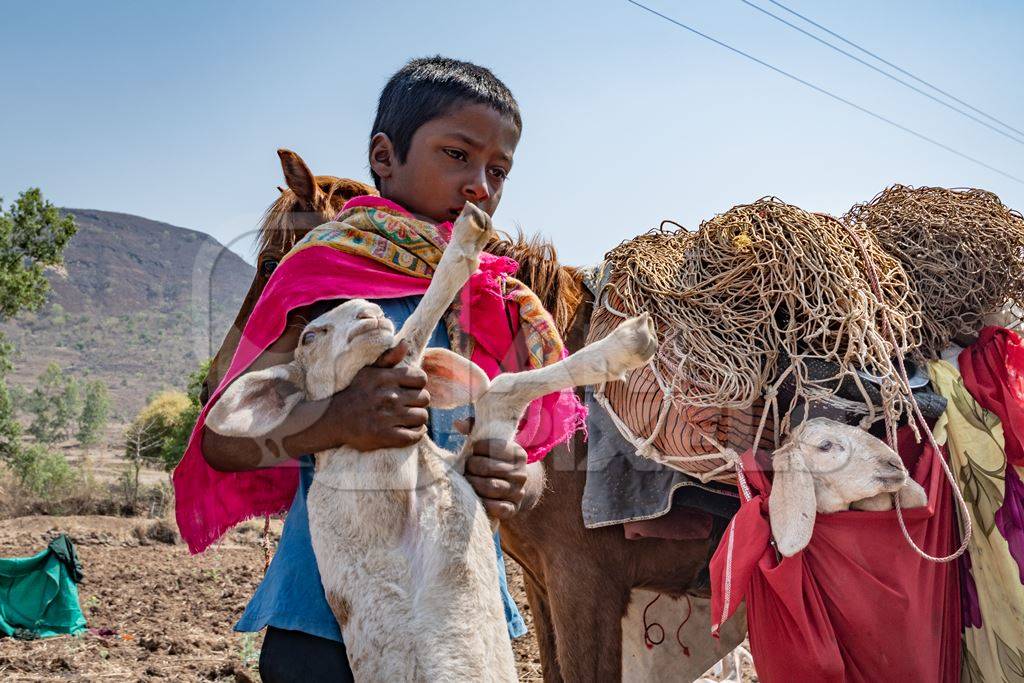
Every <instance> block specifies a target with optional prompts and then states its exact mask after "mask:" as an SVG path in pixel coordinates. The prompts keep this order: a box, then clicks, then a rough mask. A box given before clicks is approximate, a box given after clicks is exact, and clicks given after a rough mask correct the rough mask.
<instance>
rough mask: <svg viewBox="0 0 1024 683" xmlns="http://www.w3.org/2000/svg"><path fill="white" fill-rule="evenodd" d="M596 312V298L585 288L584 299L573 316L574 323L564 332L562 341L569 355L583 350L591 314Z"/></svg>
mask: <svg viewBox="0 0 1024 683" xmlns="http://www.w3.org/2000/svg"><path fill="white" fill-rule="evenodd" d="M593 311H594V297H593V296H592V295H591V293H590V290H588V289H587V288H586V287H584V288H583V298H582V299H581V300H580V304H579V306H577V307H576V310H575V311H574V312H573V315H572V322H571V323H570V324H569V327H568V329H566V330H564V331H563V332H562V338H563V339H562V341H563V342H564V343H565V348H566V350H567V351H568V352H569V353H574V352H576V351H579V350H580V349H582V348H583V346H584V345H585V344H586V341H587V332H588V331H589V330H590V314H591V313H593Z"/></svg>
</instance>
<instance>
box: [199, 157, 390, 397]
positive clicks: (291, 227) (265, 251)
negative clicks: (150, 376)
mask: <svg viewBox="0 0 1024 683" xmlns="http://www.w3.org/2000/svg"><path fill="white" fill-rule="evenodd" d="M277 155H278V156H279V157H280V158H281V170H282V171H283V172H284V179H285V186H279V187H278V190H280V193H281V194H280V196H279V197H278V198H277V201H275V202H274V203H273V204H271V205H270V207H269V208H268V209H267V211H266V213H265V214H264V215H263V220H262V221H261V223H260V227H259V230H258V238H257V244H258V248H259V256H258V258H257V259H256V276H255V277H254V278H253V281H252V284H251V285H250V286H249V292H248V293H247V294H246V295H245V299H244V300H243V301H242V306H241V308H239V309H238V315H237V316H236V317H235V322H234V323H233V324H232V326H231V329H229V330H228V333H227V334H226V335H225V337H224V341H223V343H222V344H221V347H220V349H219V350H218V351H217V354H216V355H215V356H214V357H213V362H211V363H210V371H209V373H208V374H207V375H206V380H205V381H204V382H203V389H202V393H201V394H200V400H202V402H203V403H206V401H207V399H208V398H209V397H210V394H211V393H212V392H213V390H214V389H215V388H216V387H217V384H218V383H219V382H220V379H221V377H223V376H224V373H225V372H227V369H228V365H229V364H230V363H231V357H232V356H233V355H234V353H235V348H236V347H237V346H238V342H239V340H240V339H241V336H242V329H243V328H244V327H245V323H246V322H247V321H248V320H249V314H250V313H252V309H253V306H255V305H256V301H257V300H258V299H259V298H260V294H262V293H263V288H264V287H266V286H267V281H268V280H269V279H270V276H271V275H272V274H273V273H274V269H275V268H277V264H278V263H279V262H280V261H281V259H282V258H284V255H285V254H287V253H288V251H289V250H290V249H291V248H292V247H293V246H295V243H296V242H298V241H299V240H300V239H302V238H303V237H305V235H306V233H308V232H309V231H310V230H312V229H313V228H315V227H316V226H318V225H320V224H322V223H326V222H327V221H329V220H331V219H332V218H334V216H335V215H337V213H338V211H340V210H341V207H342V206H344V205H345V202H347V201H348V200H349V199H351V198H352V197H357V196H359V195H366V194H376V193H377V192H376V190H374V189H373V188H372V187H370V186H369V185H366V184H364V183H360V182H358V181H356V180H349V179H347V178H336V177H335V176H329V175H318V176H315V175H313V172H312V171H310V170H309V167H308V166H307V165H306V162H304V161H303V160H302V157H300V156H299V155H298V154H296V153H295V152H292V151H291V150H288V149H279V150H277Z"/></svg>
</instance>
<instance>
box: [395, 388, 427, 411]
mask: <svg viewBox="0 0 1024 683" xmlns="http://www.w3.org/2000/svg"><path fill="white" fill-rule="evenodd" d="M402 403H404V404H405V405H406V406H409V407H410V408H426V407H428V406H429V405H430V392H428V391H427V390H426V389H420V390H419V391H417V390H416V389H406V390H404V391H403V396H402Z"/></svg>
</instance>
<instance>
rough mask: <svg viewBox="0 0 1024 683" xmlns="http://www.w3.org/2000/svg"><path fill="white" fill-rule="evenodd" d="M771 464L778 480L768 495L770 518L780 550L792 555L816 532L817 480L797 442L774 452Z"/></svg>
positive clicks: (788, 555) (784, 553)
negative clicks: (812, 476) (815, 493)
mask: <svg viewBox="0 0 1024 683" xmlns="http://www.w3.org/2000/svg"><path fill="white" fill-rule="evenodd" d="M772 467H773V469H774V470H775V480H774V481H773V482H772V492H771V495H770V496H769V498H768V517H769V519H770V520H771V525H772V535H773V536H775V543H776V545H777V546H778V549H779V553H781V554H782V556H783V557H791V556H793V555H796V554H797V553H798V552H800V551H801V550H803V549H804V548H805V547H806V546H807V544H808V543H809V542H810V540H811V534H812V533H813V531H814V518H815V516H816V515H817V504H816V501H815V498H814V480H813V479H812V478H811V473H810V472H809V471H808V470H807V463H806V462H804V458H803V455H801V454H800V449H799V448H798V447H797V446H796V445H794V444H787V445H785V446H783V447H782V448H780V449H779V450H777V451H775V455H774V456H773V457H772Z"/></svg>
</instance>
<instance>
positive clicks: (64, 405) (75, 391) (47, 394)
mask: <svg viewBox="0 0 1024 683" xmlns="http://www.w3.org/2000/svg"><path fill="white" fill-rule="evenodd" d="M25 408H26V410H27V411H28V412H29V414H30V415H32V423H31V424H30V425H29V427H28V433H29V434H31V435H32V436H34V437H36V439H38V440H39V441H41V442H42V443H55V442H57V441H59V440H61V439H66V438H68V437H69V436H70V435H71V434H72V430H73V427H74V423H75V421H76V420H77V419H78V416H79V413H80V412H81V410H82V398H81V394H80V392H79V387H78V380H76V379H75V378H74V377H71V376H70V375H66V374H64V371H63V370H61V367H60V366H59V365H57V363H50V364H49V365H48V366H46V369H45V370H43V372H42V373H41V374H40V375H39V379H38V380H37V381H36V386H35V387H34V388H33V389H32V391H31V392H30V393H29V395H28V398H27V400H26V402H25Z"/></svg>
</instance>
